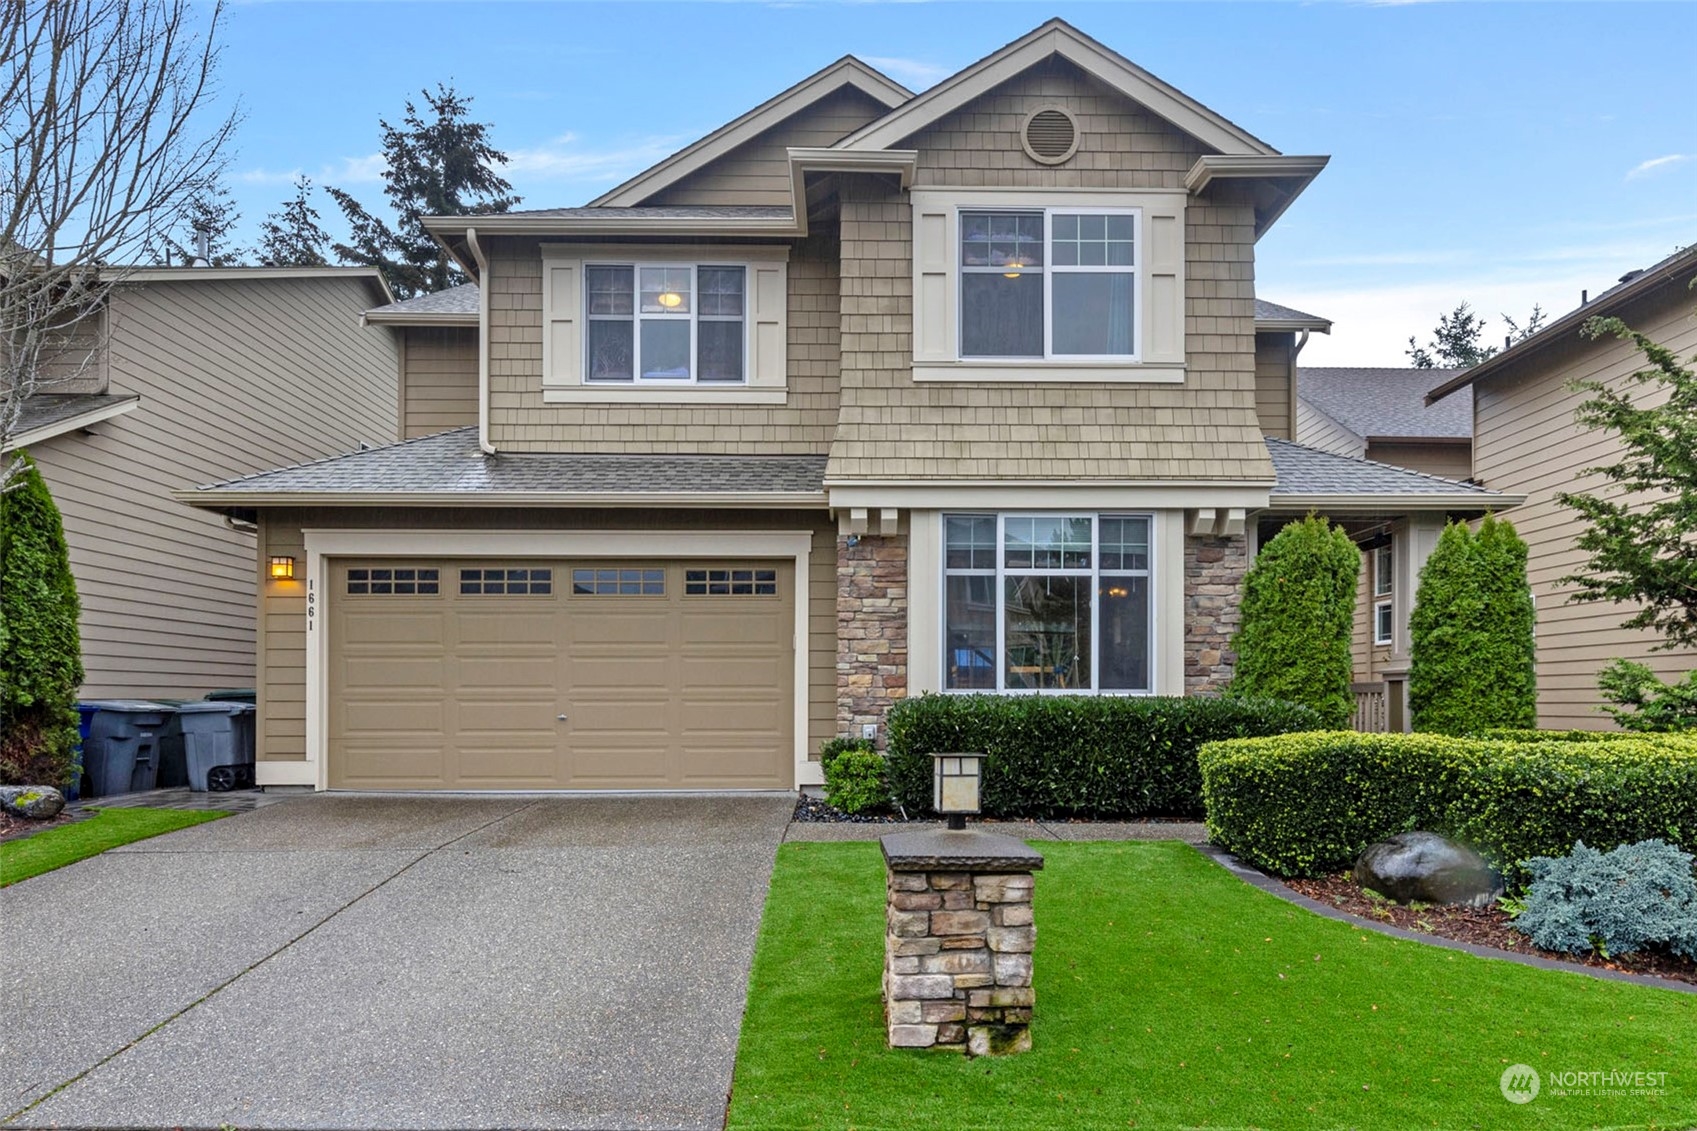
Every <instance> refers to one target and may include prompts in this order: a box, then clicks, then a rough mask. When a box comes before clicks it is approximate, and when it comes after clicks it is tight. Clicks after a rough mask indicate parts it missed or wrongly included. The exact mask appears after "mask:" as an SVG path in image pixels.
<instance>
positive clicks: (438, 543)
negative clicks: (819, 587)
mask: <svg viewBox="0 0 1697 1131" xmlns="http://www.w3.org/2000/svg"><path fill="white" fill-rule="evenodd" d="M302 534H303V536H304V540H305V545H306V583H305V588H304V593H305V597H306V604H305V613H306V656H305V660H306V704H305V708H306V714H305V720H306V731H305V734H306V758H305V760H304V761H293V762H260V763H259V764H258V771H257V772H258V777H259V783H260V784H261V785H311V786H312V787H313V788H314V789H318V790H324V789H328V788H329V765H328V761H327V758H326V754H327V752H328V750H329V742H330V734H329V712H328V694H329V691H328V689H329V672H330V663H331V654H330V633H329V630H328V627H327V624H328V622H327V621H326V619H325V614H326V612H327V609H328V605H327V596H328V589H327V588H326V586H327V585H328V579H329V578H330V576H331V570H330V562H331V561H332V560H334V559H336V558H341V557H350V556H360V557H387V558H394V557H408V556H428V557H431V558H433V559H434V558H444V557H448V558H453V557H461V558H478V559H489V558H574V557H575V558H606V559H615V558H643V559H660V558H669V559H676V558H736V559H744V558H787V559H790V560H792V561H793V562H794V563H795V578H796V586H795V644H794V653H795V669H794V670H795V675H794V679H795V707H794V711H795V723H794V735H795V738H794V743H795V752H794V765H795V779H794V782H793V784H794V785H795V786H796V787H800V786H803V785H817V784H820V783H821V782H822V781H823V778H822V776H821V774H820V770H819V764H818V763H817V762H814V761H812V760H811V759H810V758H809V749H810V743H809V721H810V719H809V706H810V703H811V699H810V696H809V687H808V682H809V676H810V671H809V659H810V655H811V651H812V649H811V648H809V647H808V646H807V645H806V643H804V642H807V641H809V639H810V637H809V627H810V626H809V619H808V618H809V611H810V610H809V606H810V604H811V598H812V593H811V586H810V585H809V584H808V578H809V576H810V575H809V573H808V564H809V558H810V556H811V554H812V549H813V533H812V532H811V531H806V530H802V531H793V532H791V531H770V530H767V531H699V532H691V531H653V530H573V531H523V530H490V531H476V532H460V531H444V530H369V529H367V530H326V529H314V528H307V529H305V530H303V531H302Z"/></svg>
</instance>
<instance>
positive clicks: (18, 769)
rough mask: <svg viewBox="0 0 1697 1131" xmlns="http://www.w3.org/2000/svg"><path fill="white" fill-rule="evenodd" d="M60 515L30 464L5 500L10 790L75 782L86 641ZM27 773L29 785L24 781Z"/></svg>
mask: <svg viewBox="0 0 1697 1131" xmlns="http://www.w3.org/2000/svg"><path fill="white" fill-rule="evenodd" d="M78 612H79V606H78V603H77V586H76V582H75V580H73V579H72V577H71V563H70V557H69V555H68V554H67V552H66V549H65V530H64V526H63V524H62V523H61V521H60V518H59V508H58V507H56V506H54V505H53V497H52V496H51V495H50V494H49V493H48V491H47V484H46V483H44V482H42V479H41V473H40V472H39V471H37V470H36V468H35V464H34V463H33V462H31V461H30V460H29V457H27V456H25V457H23V467H22V468H21V470H20V471H19V473H18V476H17V478H16V479H15V480H14V481H13V483H12V484H11V486H10V488H9V489H8V490H7V491H6V492H5V493H4V494H3V495H0V733H3V734H4V735H5V736H6V741H5V744H4V745H5V751H4V759H3V760H0V775H4V783H5V784H16V785H29V784H36V785H56V786H62V785H67V784H69V783H70V779H71V775H72V773H73V772H74V770H73V767H72V759H73V757H74V752H75V749H76V744H77V710H76V699H77V687H78V686H79V685H80V684H81V683H82V679H83V669H82V641H81V637H80V636H79V635H78V632H77V615H78ZM24 774H27V775H29V777H30V780H20V777H19V776H14V775H24Z"/></svg>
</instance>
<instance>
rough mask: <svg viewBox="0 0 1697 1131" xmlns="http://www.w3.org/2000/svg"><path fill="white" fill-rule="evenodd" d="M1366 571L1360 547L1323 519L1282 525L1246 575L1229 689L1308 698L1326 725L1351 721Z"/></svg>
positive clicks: (1272, 696)
mask: <svg viewBox="0 0 1697 1131" xmlns="http://www.w3.org/2000/svg"><path fill="white" fill-rule="evenodd" d="M1360 576H1361V551H1360V550H1359V549H1358V548H1357V547H1356V545H1355V543H1354V542H1352V541H1351V540H1350V537H1349V535H1347V534H1345V533H1344V532H1343V530H1342V529H1340V528H1338V527H1334V526H1331V525H1330V524H1329V523H1327V522H1326V520H1325V519H1323V518H1319V517H1317V516H1315V515H1309V516H1308V517H1307V518H1305V519H1303V520H1302V521H1301V522H1293V523H1290V524H1289V525H1288V526H1286V527H1285V528H1284V529H1283V530H1281V531H1279V533H1278V534H1276V535H1275V536H1274V537H1273V538H1272V539H1271V540H1270V541H1269V542H1268V543H1267V544H1266V545H1265V546H1264V547H1262V549H1261V552H1260V554H1259V555H1257V556H1256V558H1255V564H1254V565H1252V566H1250V568H1249V572H1248V574H1246V575H1245V577H1244V579H1243V609H1242V617H1243V621H1242V626H1241V627H1240V628H1239V629H1238V631H1237V634H1236V635H1235V636H1234V637H1233V638H1232V647H1233V648H1235V649H1236V650H1237V673H1236V675H1235V676H1234V677H1233V679H1232V682H1231V688H1230V690H1229V692H1228V693H1229V694H1230V695H1232V696H1234V697H1239V698H1258V699H1259V698H1267V699H1286V700H1289V701H1291V702H1294V703H1303V704H1306V705H1307V706H1309V707H1312V708H1314V709H1315V710H1316V711H1318V712H1319V713H1320V715H1321V717H1322V718H1323V719H1324V720H1325V725H1326V726H1328V727H1332V728H1338V727H1342V726H1344V725H1346V724H1347V723H1348V722H1349V717H1350V714H1351V713H1352V712H1353V711H1354V709H1355V701H1354V699H1353V698H1352V696H1351V695H1350V691H1349V682H1350V675H1351V672H1352V669H1353V666H1354V664H1353V659H1352V657H1351V655H1350V639H1351V636H1352V635H1353V633H1354V629H1355V586H1356V582H1357V580H1359V578H1360Z"/></svg>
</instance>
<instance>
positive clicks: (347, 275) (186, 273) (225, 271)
mask: <svg viewBox="0 0 1697 1131" xmlns="http://www.w3.org/2000/svg"><path fill="white" fill-rule="evenodd" d="M271 279H360V280H362V281H364V282H366V283H369V284H371V285H372V286H373V287H375V288H376V289H377V290H378V291H379V292H381V293H382V294H383V295H384V297H385V300H386V302H394V301H396V299H395V293H394V292H393V291H391V290H390V289H389V282H388V280H387V279H385V278H383V272H381V271H379V270H378V269H377V268H375V267H120V268H115V269H114V270H113V272H112V281H113V282H115V283H251V282H258V281H266V280H271ZM380 305H381V304H380Z"/></svg>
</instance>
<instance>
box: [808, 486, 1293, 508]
mask: <svg viewBox="0 0 1697 1131" xmlns="http://www.w3.org/2000/svg"><path fill="white" fill-rule="evenodd" d="M1272 487H1273V484H1272V483H1271V482H1266V483H1241V482H1240V483H1207V482H1188V483H1186V482H1157V483H1091V482H1077V481H1059V482H1053V483H1033V482H1029V481H1002V482H955V481H945V482H937V483H914V482H913V481H911V480H909V481H906V482H892V483H873V482H867V481H856V482H841V483H830V482H827V483H826V484H825V488H826V491H827V492H828V494H829V496H830V502H831V509H832V510H844V509H853V508H857V507H858V508H864V509H867V510H872V509H876V508H882V507H901V508H907V509H917V510H947V509H954V508H962V509H969V510H996V511H1005V510H1020V509H1035V510H1070V509H1073V508H1080V507H1082V508H1088V509H1096V510H1102V509H1106V510H1116V509H1122V508H1129V509H1133V510H1185V509H1189V508H1196V507H1214V508H1218V509H1230V508H1233V507H1238V508H1242V509H1245V510H1260V509H1263V508H1265V507H1266V506H1267V501H1268V498H1269V495H1270V492H1271V490H1272Z"/></svg>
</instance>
